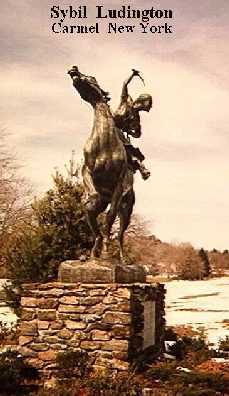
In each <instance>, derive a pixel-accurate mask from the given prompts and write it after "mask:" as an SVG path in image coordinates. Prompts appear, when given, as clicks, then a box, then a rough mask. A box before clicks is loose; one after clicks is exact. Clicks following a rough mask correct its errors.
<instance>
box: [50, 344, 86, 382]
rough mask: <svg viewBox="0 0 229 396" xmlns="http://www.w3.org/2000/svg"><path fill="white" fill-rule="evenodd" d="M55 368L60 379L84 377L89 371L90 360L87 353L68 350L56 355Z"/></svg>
mask: <svg viewBox="0 0 229 396" xmlns="http://www.w3.org/2000/svg"><path fill="white" fill-rule="evenodd" d="M56 361H57V368H58V369H59V370H60V373H61V377H65V378H71V377H73V376H74V377H75V376H79V377H84V376H85V375H86V374H87V373H88V372H89V371H90V360H89V356H88V353H87V352H84V351H80V350H79V351H73V350H68V351H66V352H60V353H59V354H58V355H57V359H56Z"/></svg>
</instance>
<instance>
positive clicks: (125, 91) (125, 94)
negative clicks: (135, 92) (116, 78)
mask: <svg viewBox="0 0 229 396" xmlns="http://www.w3.org/2000/svg"><path fill="white" fill-rule="evenodd" d="M136 75H137V72H136V71H135V70H133V72H132V74H131V75H130V77H129V78H127V79H126V80H125V81H124V83H123V86H122V94H121V98H122V99H126V98H127V97H128V95H129V94H128V84H129V83H130V82H131V81H132V79H133V77H134V76H136Z"/></svg>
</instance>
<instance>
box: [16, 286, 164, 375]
mask: <svg viewBox="0 0 229 396" xmlns="http://www.w3.org/2000/svg"><path fill="white" fill-rule="evenodd" d="M23 290H24V291H23V296H22V299H21V307H22V312H21V321H20V337H19V351H20V353H21V354H22V355H24V356H25V357H26V358H27V359H28V361H29V362H30V363H31V364H32V365H34V366H35V367H37V368H39V369H42V370H48V369H52V368H55V360H56V356H57V354H58V353H60V352H63V351H66V350H69V349H70V350H83V351H86V352H87V353H88V354H89V356H90V358H91V361H92V362H93V366H94V368H95V369H103V368H107V369H111V370H117V371H119V370H127V369H128V368H129V366H130V364H131V362H133V361H134V359H135V358H137V357H138V356H139V354H141V353H142V352H143V343H144V340H143V337H144V335H143V333H144V302H145V301H146V300H147V299H148V300H149V299H151V300H152V301H155V302H156V317H155V320H156V340H155V342H156V343H157V344H158V345H162V340H163V332H164V288H163V286H161V285H160V286H155V285H149V284H126V285H125V284H64V283H47V284H27V285H24V288H23Z"/></svg>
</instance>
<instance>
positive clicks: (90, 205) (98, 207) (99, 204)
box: [86, 194, 107, 258]
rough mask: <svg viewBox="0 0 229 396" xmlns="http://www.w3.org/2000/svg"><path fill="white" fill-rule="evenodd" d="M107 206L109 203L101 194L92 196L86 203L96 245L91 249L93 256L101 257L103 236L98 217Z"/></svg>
mask: <svg viewBox="0 0 229 396" xmlns="http://www.w3.org/2000/svg"><path fill="white" fill-rule="evenodd" d="M106 207H107V203H105V202H104V201H102V200H101V198H100V196H99V195H98V194H97V195H94V196H90V197H89V199H88V201H87V203H86V213H87V220H88V224H89V227H90V228H91V231H92V233H93V236H94V240H95V241H94V246H93V248H92V251H91V257H92V258H95V257H99V256H100V254H101V250H102V243H103V236H102V233H101V231H100V227H99V224H98V221H97V217H98V215H99V214H100V213H102V212H103V211H104V210H105V209H106Z"/></svg>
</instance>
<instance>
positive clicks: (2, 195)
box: [0, 129, 31, 265]
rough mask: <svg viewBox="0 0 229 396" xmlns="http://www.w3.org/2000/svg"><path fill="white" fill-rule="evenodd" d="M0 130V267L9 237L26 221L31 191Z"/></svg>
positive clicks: (6, 135) (5, 136)
mask: <svg viewBox="0 0 229 396" xmlns="http://www.w3.org/2000/svg"><path fill="white" fill-rule="evenodd" d="M7 137H8V134H7V133H6V132H5V131H4V130H2V129H1V130H0V265H1V264H3V263H4V248H5V246H6V243H7V241H8V240H9V237H10V235H12V233H14V232H15V231H16V229H18V228H19V227H20V226H22V225H23V224H24V223H25V221H27V220H28V214H29V201H30V197H31V189H30V187H29V185H28V182H26V180H25V179H24V178H23V177H22V176H21V175H20V165H19V163H18V161H17V159H16V156H15V155H14V154H13V153H12V152H11V151H10V148H9V147H8V144H7Z"/></svg>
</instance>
